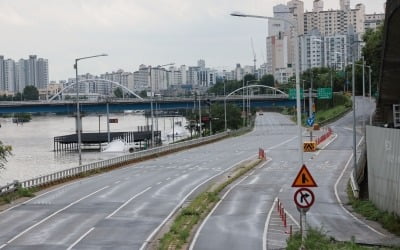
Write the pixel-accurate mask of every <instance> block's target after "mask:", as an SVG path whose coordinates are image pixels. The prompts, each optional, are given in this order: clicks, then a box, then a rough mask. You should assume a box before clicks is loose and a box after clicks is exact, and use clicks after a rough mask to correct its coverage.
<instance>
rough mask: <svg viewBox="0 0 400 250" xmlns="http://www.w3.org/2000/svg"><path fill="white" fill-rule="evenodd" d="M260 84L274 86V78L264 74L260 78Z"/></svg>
mask: <svg viewBox="0 0 400 250" xmlns="http://www.w3.org/2000/svg"><path fill="white" fill-rule="evenodd" d="M260 84H261V85H265V86H270V87H274V86H275V79H274V76H273V75H264V76H263V77H262V78H261V79H260Z"/></svg>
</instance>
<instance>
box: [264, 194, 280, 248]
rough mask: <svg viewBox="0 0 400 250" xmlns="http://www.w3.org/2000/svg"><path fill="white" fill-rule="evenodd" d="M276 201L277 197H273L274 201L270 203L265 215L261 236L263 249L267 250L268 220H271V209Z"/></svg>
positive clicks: (272, 209)
mask: <svg viewBox="0 0 400 250" xmlns="http://www.w3.org/2000/svg"><path fill="white" fill-rule="evenodd" d="M277 201H278V197H275V199H274V202H273V203H272V206H271V208H270V209H269V212H268V215H267V219H266V220H265V224H264V232H263V238H262V244H263V250H267V239H268V227H269V222H270V220H271V215H272V211H274V208H275V204H276V202H277Z"/></svg>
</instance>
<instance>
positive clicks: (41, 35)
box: [0, 0, 384, 81]
mask: <svg viewBox="0 0 400 250" xmlns="http://www.w3.org/2000/svg"><path fill="white" fill-rule="evenodd" d="M286 2H287V1H260V0H253V1H250V2H244V1H228V0H224V1H221V2H219V3H218V6H217V5H215V4H214V2H211V1H202V2H195V1H180V0H174V1H168V3H167V2H164V1H151V2H143V3H139V2H138V1H125V0H119V1H112V2H109V1H102V0H92V1H48V0H44V1H40V3H39V2H38V1H26V0H16V1H2V2H1V3H0V28H1V30H2V33H3V34H4V35H3V36H2V39H1V40H0V47H1V48H2V49H1V51H0V54H1V55H4V56H5V59H8V58H12V59H14V60H19V59H20V58H24V57H26V55H31V54H36V55H40V56H41V57H43V58H47V59H48V60H49V71H50V72H49V80H56V81H58V80H65V79H67V78H69V77H71V76H73V75H74V69H73V63H74V59H75V58H76V57H82V56H89V55H94V54H99V53H107V54H109V56H108V57H103V58H97V59H93V60H88V61H85V62H83V63H81V64H80V65H79V73H80V74H84V73H91V74H101V73H104V72H110V71H114V70H117V69H123V70H125V71H134V70H136V69H137V68H138V67H139V65H140V64H145V65H152V66H157V65H160V64H166V63H171V62H174V63H175V65H176V66H180V65H183V64H184V65H187V66H189V65H196V63H197V60H198V59H204V60H205V61H206V66H207V67H214V68H216V69H222V68H223V69H227V70H232V69H234V67H235V65H236V63H240V64H241V65H242V66H244V65H253V54H252V49H251V38H252V39H253V42H254V48H255V53H256V55H257V66H259V65H260V64H262V63H264V61H265V60H266V58H265V57H266V55H265V50H266V48H265V37H266V35H267V23H266V22H265V21H264V20H255V19H250V18H245V19H239V18H232V17H230V16H229V13H230V12H232V11H242V12H245V13H252V14H262V15H268V16H272V6H273V5H276V4H280V3H283V4H285V3H286ZM359 2H362V3H363V4H365V5H366V13H374V12H376V13H380V12H383V4H384V1H372V0H368V1H352V2H351V7H354V5H355V4H357V3H359ZM324 4H325V9H331V8H333V9H338V8H339V0H337V1H325V2H324ZM304 5H305V8H304V9H305V11H311V9H312V1H311V0H310V1H304ZM21 6H24V8H22V7H21Z"/></svg>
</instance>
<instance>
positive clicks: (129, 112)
mask: <svg viewBox="0 0 400 250" xmlns="http://www.w3.org/2000/svg"><path fill="white" fill-rule="evenodd" d="M132 113H133V110H132V109H127V110H124V114H125V115H127V114H132Z"/></svg>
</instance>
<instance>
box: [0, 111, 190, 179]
mask: <svg viewBox="0 0 400 250" xmlns="http://www.w3.org/2000/svg"><path fill="white" fill-rule="evenodd" d="M110 118H117V119H118V123H110V131H111V132H119V131H137V127H138V126H145V125H146V118H145V117H144V115H138V114H123V113H118V114H110ZM106 121H107V118H106V115H102V116H101V117H100V131H101V132H106V131H107V123H106ZM174 121H175V122H176V121H180V122H181V124H182V126H179V125H175V126H174V129H175V132H176V131H179V132H180V133H181V134H183V135H184V136H188V133H187V131H186V130H185V129H184V126H185V125H186V120H185V118H183V117H178V118H175V119H174ZM0 124H1V127H0V141H2V142H3V144H6V145H11V146H12V148H13V150H12V156H10V157H8V158H7V162H6V163H5V168H4V169H0V186H3V185H5V184H7V183H10V182H12V181H13V180H27V179H30V178H33V177H37V176H40V175H46V174H50V173H53V172H57V171H60V170H63V169H67V168H72V167H76V166H78V153H77V152H63V153H55V152H54V151H53V138H54V137H55V136H61V135H67V134H73V133H75V118H74V117H70V116H59V115H49V116H32V120H31V121H30V122H27V123H24V124H18V125H17V124H16V123H13V122H12V120H11V118H0ZM155 124H157V123H156V119H155ZM82 128H83V132H98V131H99V117H98V116H97V115H88V116H85V117H83V119H82ZM158 129H159V130H161V137H163V138H167V137H166V136H165V135H167V134H171V133H172V118H170V117H166V118H163V117H161V118H158ZM169 142H171V141H170V138H169V139H167V140H166V141H164V142H163V143H169ZM119 155H122V153H101V152H95V151H90V152H88V151H83V152H82V163H83V164H85V163H90V162H94V161H100V160H105V159H109V158H112V157H116V156H119Z"/></svg>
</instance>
